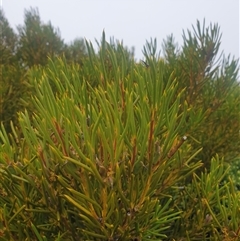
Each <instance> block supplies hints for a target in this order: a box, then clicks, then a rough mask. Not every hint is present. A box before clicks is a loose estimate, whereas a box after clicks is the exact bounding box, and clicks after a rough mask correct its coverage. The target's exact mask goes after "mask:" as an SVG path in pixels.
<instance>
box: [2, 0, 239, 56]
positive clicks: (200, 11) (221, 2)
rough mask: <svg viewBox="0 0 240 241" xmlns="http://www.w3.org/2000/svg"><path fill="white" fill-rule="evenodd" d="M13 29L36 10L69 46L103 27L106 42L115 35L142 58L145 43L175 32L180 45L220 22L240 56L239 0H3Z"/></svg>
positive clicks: (228, 45)
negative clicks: (201, 26)
mask: <svg viewBox="0 0 240 241" xmlns="http://www.w3.org/2000/svg"><path fill="white" fill-rule="evenodd" d="M1 6H2V8H3V10H4V12H5V16H6V18H7V19H8V21H9V23H10V25H11V26H12V27H13V28H14V29H16V26H17V25H19V24H23V16H24V9H29V8H30V7H31V6H32V7H38V9H39V13H40V17H41V20H42V21H43V22H48V21H49V20H50V21H51V23H52V24H53V26H54V27H58V28H59V30H60V32H61V36H62V38H63V39H64V41H65V42H66V43H68V42H70V41H72V40H74V39H75V38H76V37H85V38H86V39H87V40H90V41H92V42H95V41H94V39H95V38H96V39H97V40H100V39H101V35H102V31H103V29H104V30H105V32H106V36H107V39H108V40H109V38H110V37H112V36H114V38H115V39H118V40H123V43H124V45H127V46H128V47H131V46H134V47H135V54H136V57H137V58H138V59H139V58H141V57H142V52H141V51H142V47H143V45H144V44H145V42H146V40H150V38H155V37H156V38H157V40H158V48H159V50H160V49H161V43H162V40H163V39H165V38H166V36H167V35H169V34H171V33H173V35H174V36H175V39H176V40H177V42H178V43H179V44H180V45H181V43H182V37H181V36H182V30H187V29H191V28H192V27H191V26H192V24H193V25H194V26H196V20H197V19H198V20H200V21H201V22H202V21H203V19H204V18H205V19H206V23H207V24H209V23H210V22H212V23H218V24H219V25H220V27H221V32H222V34H223V36H222V45H221V49H222V50H224V53H225V54H227V55H228V54H231V55H232V56H233V55H234V56H235V57H236V58H239V38H240V37H239V25H240V24H239V0H68V1H67V0H55V1H54V0H15V1H14V0H1Z"/></svg>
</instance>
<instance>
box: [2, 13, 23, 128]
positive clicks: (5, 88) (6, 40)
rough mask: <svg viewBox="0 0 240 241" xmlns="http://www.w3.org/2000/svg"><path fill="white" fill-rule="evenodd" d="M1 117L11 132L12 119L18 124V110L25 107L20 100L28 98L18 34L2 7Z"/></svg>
mask: <svg viewBox="0 0 240 241" xmlns="http://www.w3.org/2000/svg"><path fill="white" fill-rule="evenodd" d="M0 31H1V34H0V52H1V58H0V59H1V62H0V69H1V70H0V77H1V78H0V79H1V80H0V81H1V88H0V90H1V91H0V95H1V99H0V118H1V122H3V124H4V125H5V127H6V131H7V132H10V131H11V128H10V121H13V124H14V125H17V123H18V121H17V112H18V111H21V110H23V109H24V105H23V103H22V102H21V101H20V99H21V98H22V97H26V98H27V85H26V81H25V80H26V79H25V78H26V76H25V71H24V70H23V68H22V66H21V64H20V63H19V61H18V56H17V53H18V35H17V34H16V33H15V32H14V31H13V29H12V28H11V27H10V25H9V23H8V21H7V19H6V18H5V16H4V12H3V11H2V9H0Z"/></svg>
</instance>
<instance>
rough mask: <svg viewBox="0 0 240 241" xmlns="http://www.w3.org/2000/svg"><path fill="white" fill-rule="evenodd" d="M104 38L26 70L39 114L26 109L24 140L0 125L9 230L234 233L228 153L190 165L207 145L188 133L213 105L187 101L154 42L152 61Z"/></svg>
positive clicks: (204, 236) (92, 236)
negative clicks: (74, 56) (75, 60)
mask: <svg viewBox="0 0 240 241" xmlns="http://www.w3.org/2000/svg"><path fill="white" fill-rule="evenodd" d="M100 47H101V48H100V51H99V54H96V53H95V51H94V49H93V48H92V45H91V44H90V43H87V48H88V53H89V57H88V58H86V59H85V60H84V64H83V65H82V67H80V66H79V65H68V64H66V61H65V60H64V59H53V60H50V61H49V62H48V65H47V66H46V67H45V68H44V67H38V68H34V69H32V71H31V72H30V79H31V81H32V84H33V85H34V88H35V91H36V95H35V96H33V98H32V102H33V103H34V106H35V112H34V115H33V116H30V115H29V113H28V112H27V111H26V112H25V113H21V115H20V119H19V121H20V125H21V128H22V131H23V134H24V138H23V139H21V138H19V136H18V135H17V134H14V137H12V139H13V140H12V144H10V140H9V137H8V135H7V134H6V132H5V130H4V127H2V131H1V132H0V137H1V140H2V142H3V145H1V153H2V158H1V160H0V171H1V175H0V188H1V189H0V190H1V195H0V206H1V207H2V209H1V212H0V215H1V219H2V220H4V221H3V222H2V223H0V225H1V226H0V230H2V231H1V233H0V234H1V235H2V237H3V238H5V240H15V239H17V238H18V239H20V240H25V239H29V240H109V241H110V240H136V241H137V240H196V241H197V240H237V239H238V238H239V232H240V230H239V222H240V219H239V217H240V198H239V194H237V193H236V192H235V190H234V187H233V185H232V184H231V180H229V182H228V183H223V184H221V183H222V180H223V179H224V178H225V176H226V175H227V170H226V169H225V168H224V163H223V160H222V159H221V158H219V157H218V156H215V158H213V159H212V161H211V168H210V169H209V170H207V169H206V170H205V171H204V172H202V173H201V174H200V175H197V174H195V172H196V170H198V169H199V168H200V167H201V165H202V162H201V161H200V160H198V161H196V160H195V158H196V156H197V155H198V154H199V153H200V152H201V145H200V144H199V145H198V146H197V145H193V144H192V142H191V138H190V135H189V134H188V133H189V130H197V129H198V128H200V127H201V126H202V123H204V120H205V118H207V117H208V112H204V111H202V110H201V109H200V108H195V107H194V105H191V106H189V103H188V102H187V101H185V102H183V101H182V99H184V95H185V92H186V91H187V90H185V89H182V90H181V91H179V88H180V87H179V85H180V83H179V81H178V79H176V78H174V72H172V73H169V72H168V71H169V65H168V64H167V63H166V62H164V60H159V59H158V58H157V57H156V56H155V53H156V46H155V44H154V42H153V43H149V44H147V46H146V47H145V49H146V50H147V49H149V50H151V52H150V54H149V55H147V54H146V55H145V56H146V59H147V62H148V66H143V65H139V64H136V63H134V61H133V60H132V59H131V58H128V57H127V56H126V54H125V51H124V48H123V47H122V48H121V46H120V45H119V46H118V48H114V47H113V46H111V45H110V44H109V43H107V42H106V41H105V36H104V34H103V38H102V41H101V45H100ZM152 53H153V54H152ZM109 66H110V68H109ZM167 73H169V74H167ZM13 133H15V132H14V130H13ZM189 180H190V181H189Z"/></svg>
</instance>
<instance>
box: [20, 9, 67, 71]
mask: <svg viewBox="0 0 240 241" xmlns="http://www.w3.org/2000/svg"><path fill="white" fill-rule="evenodd" d="M24 17H25V19H24V25H23V26H19V27H18V31H19V51H18V57H19V59H21V61H22V64H23V65H24V66H26V67H27V68H29V67H32V66H34V65H44V64H46V63H47V58H48V56H54V55H60V54H61V53H62V52H63V48H64V43H63V40H62V39H61V37H60V32H59V30H58V29H55V28H54V27H53V26H52V25H51V23H50V22H49V23H48V24H44V23H42V22H41V19H40V15H39V13H38V10H37V9H33V8H31V9H30V10H28V11H25V15H24Z"/></svg>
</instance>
